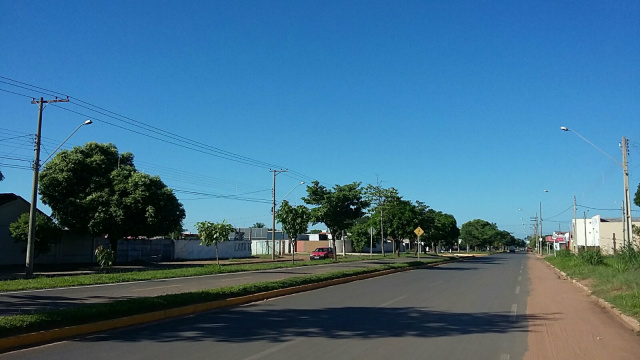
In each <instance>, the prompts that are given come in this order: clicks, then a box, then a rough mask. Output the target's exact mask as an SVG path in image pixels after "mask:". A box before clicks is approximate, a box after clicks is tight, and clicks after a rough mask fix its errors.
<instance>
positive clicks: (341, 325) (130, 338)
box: [79, 306, 554, 343]
mask: <svg viewBox="0 0 640 360" xmlns="http://www.w3.org/2000/svg"><path fill="white" fill-rule="evenodd" d="M263 307H264V306H262V307H261V308H260V309H258V308H257V307H256V306H246V307H241V308H234V309H228V310H220V311H214V312H208V313H202V314H197V315H194V316H191V317H188V318H183V319H177V320H171V321H165V322H161V323H156V324H152V325H148V326H141V327H135V328H131V329H125V330H121V331H116V332H112V333H105V334H100V335H97V336H92V337H91V338H84V339H81V340H79V341H84V342H101V341H111V342H113V341H116V342H117V341H120V342H138V341H154V342H177V341H220V342H229V343H244V342H250V341H269V342H284V341H288V340H290V339H294V338H313V337H318V338H329V339H353V338H360V339H376V338H395V337H398V338H399V337H406V336H411V337H422V338H435V337H447V336H459V335H468V334H503V333H510V332H528V331H530V329H529V328H530V325H532V324H535V323H536V322H539V321H548V320H549V319H552V318H553V316H554V314H539V315H518V316H513V315H512V314H510V313H501V312H500V313H492V312H480V313H457V312H446V311H435V310H429V309H425V308H413V307H409V308H407V307H403V308H380V307H340V308H320V309H275V308H273V309H266V310H264V309H263Z"/></svg>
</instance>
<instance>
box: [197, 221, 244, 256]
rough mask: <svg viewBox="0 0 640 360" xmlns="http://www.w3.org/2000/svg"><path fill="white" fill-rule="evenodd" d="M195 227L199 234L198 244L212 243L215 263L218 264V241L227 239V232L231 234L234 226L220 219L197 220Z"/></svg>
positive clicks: (208, 244)
mask: <svg viewBox="0 0 640 360" xmlns="http://www.w3.org/2000/svg"><path fill="white" fill-rule="evenodd" d="M196 229H197V230H198V235H199V236H200V245H205V246H211V245H214V246H215V247H216V263H217V264H218V266H220V259H219V258H218V243H221V242H223V241H227V240H229V234H231V233H232V232H233V231H234V230H235V228H234V227H233V225H231V224H228V223H227V222H226V221H225V220H222V222H221V223H212V222H209V221H199V222H197V223H196Z"/></svg>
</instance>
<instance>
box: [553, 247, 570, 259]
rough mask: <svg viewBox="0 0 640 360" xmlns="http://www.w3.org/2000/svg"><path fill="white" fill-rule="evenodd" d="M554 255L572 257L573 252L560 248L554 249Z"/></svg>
mask: <svg viewBox="0 0 640 360" xmlns="http://www.w3.org/2000/svg"><path fill="white" fill-rule="evenodd" d="M556 257H560V258H572V257H573V253H572V252H571V251H570V250H569V249H562V250H560V251H556Z"/></svg>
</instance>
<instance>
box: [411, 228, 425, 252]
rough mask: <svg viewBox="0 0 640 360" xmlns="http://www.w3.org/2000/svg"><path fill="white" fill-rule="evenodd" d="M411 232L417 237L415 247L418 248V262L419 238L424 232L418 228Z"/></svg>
mask: <svg viewBox="0 0 640 360" xmlns="http://www.w3.org/2000/svg"><path fill="white" fill-rule="evenodd" d="M413 232H414V233H416V235H418V237H417V238H416V246H417V247H418V260H420V236H422V234H424V230H422V228H421V227H420V226H418V227H417V228H416V229H415V230H413Z"/></svg>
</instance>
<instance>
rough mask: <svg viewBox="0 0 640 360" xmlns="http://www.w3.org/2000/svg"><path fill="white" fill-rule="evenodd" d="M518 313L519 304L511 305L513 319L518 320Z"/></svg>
mask: <svg viewBox="0 0 640 360" xmlns="http://www.w3.org/2000/svg"><path fill="white" fill-rule="evenodd" d="M517 314H518V305H517V304H513V305H511V321H516V315H517Z"/></svg>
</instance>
